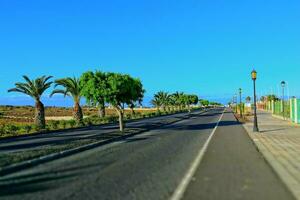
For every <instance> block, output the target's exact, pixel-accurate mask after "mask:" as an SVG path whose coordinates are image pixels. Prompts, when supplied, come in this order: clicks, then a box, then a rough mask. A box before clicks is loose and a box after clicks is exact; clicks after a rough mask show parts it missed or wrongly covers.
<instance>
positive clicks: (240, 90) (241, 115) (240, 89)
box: [239, 88, 243, 118]
mask: <svg viewBox="0 0 300 200" xmlns="http://www.w3.org/2000/svg"><path fill="white" fill-rule="evenodd" d="M239 93H240V117H241V118H243V112H242V88H239Z"/></svg>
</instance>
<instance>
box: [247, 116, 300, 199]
mask: <svg viewBox="0 0 300 200" xmlns="http://www.w3.org/2000/svg"><path fill="white" fill-rule="evenodd" d="M244 127H245V128H246V130H247V131H248V133H249V135H250V137H251V138H252V140H253V141H254V143H255V144H256V146H257V148H258V150H259V151H260V152H261V153H262V154H263V156H264V157H265V159H266V160H267V161H268V163H269V164H270V165H271V167H272V168H273V169H274V171H275V172H276V173H277V174H278V176H279V177H280V178H281V179H282V181H283V182H284V183H285V184H286V185H287V187H288V188H289V189H290V191H291V192H292V193H293V194H294V196H295V197H296V198H297V199H299V200H300V127H299V126H297V125H293V124H291V122H288V121H283V120H282V119H278V118H275V117H272V115H271V113H268V112H266V111H258V127H259V130H260V133H253V132H252V128H253V117H252V118H250V122H247V123H245V124H244Z"/></svg>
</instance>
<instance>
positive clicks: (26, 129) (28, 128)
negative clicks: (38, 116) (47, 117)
mask: <svg viewBox="0 0 300 200" xmlns="http://www.w3.org/2000/svg"><path fill="white" fill-rule="evenodd" d="M23 129H24V130H25V133H27V134H28V133H30V131H31V130H32V126H31V125H25V126H24V127H23Z"/></svg>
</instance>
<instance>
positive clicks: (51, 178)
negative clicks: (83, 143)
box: [0, 162, 109, 197]
mask: <svg viewBox="0 0 300 200" xmlns="http://www.w3.org/2000/svg"><path fill="white" fill-rule="evenodd" d="M107 164H109V163H100V162H97V163H94V164H90V165H81V166H78V167H67V168H65V169H61V170H55V172H51V171H50V172H49V171H48V172H35V173H29V174H25V175H17V176H13V177H11V176H10V177H8V178H0V197H1V196H2V197H3V196H13V195H17V194H26V193H35V192H41V191H45V190H49V189H55V188H58V187H59V185H60V184H62V181H66V183H70V179H71V178H72V177H75V176H78V175H80V174H83V173H86V172H85V171H86V170H90V169H91V168H98V167H99V166H101V165H107Z"/></svg>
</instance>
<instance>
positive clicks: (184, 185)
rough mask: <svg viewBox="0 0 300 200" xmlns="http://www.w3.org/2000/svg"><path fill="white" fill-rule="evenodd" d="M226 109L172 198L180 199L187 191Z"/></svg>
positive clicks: (171, 199)
mask: <svg viewBox="0 0 300 200" xmlns="http://www.w3.org/2000/svg"><path fill="white" fill-rule="evenodd" d="M224 111H225V109H224V110H223V113H222V115H221V116H220V118H219V120H218V122H217V124H216V126H215V128H214V129H213V131H212V133H211V134H210V136H209V137H208V139H207V140H206V142H205V144H204V146H203V147H202V148H201V149H200V151H199V153H198V156H197V157H196V159H195V160H194V161H193V163H192V165H191V167H190V168H189V170H188V171H187V173H186V175H185V176H184V178H183V179H182V181H181V183H180V184H179V185H178V187H177V188H176V190H175V192H174V193H173V195H172V196H171V198H170V200H180V199H181V198H182V197H183V195H184V192H185V191H186V189H187V187H188V185H189V183H190V182H191V180H192V178H193V175H194V174H195V172H196V170H197V168H198V166H199V164H200V162H201V160H202V158H203V156H204V153H205V152H206V150H207V148H208V145H209V143H210V141H211V139H212V137H213V136H214V134H215V132H216V130H217V128H218V126H219V123H220V121H221V120H222V118H223V115H224Z"/></svg>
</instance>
